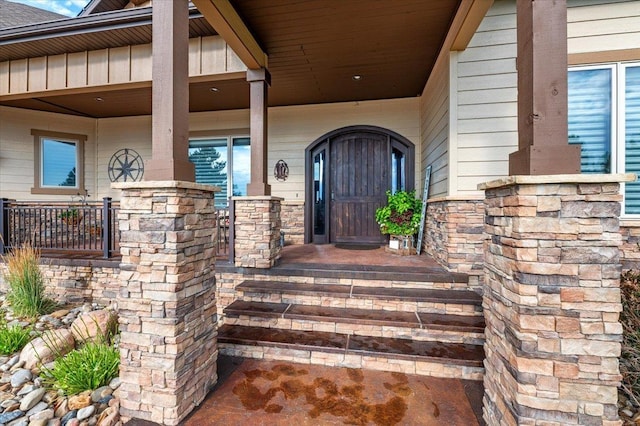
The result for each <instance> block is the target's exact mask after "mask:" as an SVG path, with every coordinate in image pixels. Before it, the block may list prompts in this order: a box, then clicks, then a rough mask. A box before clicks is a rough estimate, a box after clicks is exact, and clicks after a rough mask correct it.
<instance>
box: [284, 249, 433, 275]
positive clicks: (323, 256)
mask: <svg viewBox="0 0 640 426" xmlns="http://www.w3.org/2000/svg"><path fill="white" fill-rule="evenodd" d="M299 263H316V264H326V265H335V264H345V265H371V266H401V267H416V268H432V269H437V270H439V271H444V269H443V268H442V267H441V266H440V265H439V264H438V263H437V262H436V261H435V260H433V258H432V257H431V256H429V255H426V254H421V255H420V256H417V255H413V256H400V255H398V254H393V253H389V252H387V251H385V248H384V247H379V248H376V249H373V250H356V249H344V248H338V247H336V246H334V245H333V244H322V245H320V244H303V245H302V244H299V245H290V246H285V247H284V248H283V249H282V257H281V259H280V265H287V264H299Z"/></svg>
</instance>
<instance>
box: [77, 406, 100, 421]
mask: <svg viewBox="0 0 640 426" xmlns="http://www.w3.org/2000/svg"><path fill="white" fill-rule="evenodd" d="M95 411H96V407H94V406H93V405H89V406H88V407H84V408H81V409H80V410H78V415H77V416H76V418H77V419H78V420H84V419H88V418H89V417H91V416H92V415H93V413H94V412H95Z"/></svg>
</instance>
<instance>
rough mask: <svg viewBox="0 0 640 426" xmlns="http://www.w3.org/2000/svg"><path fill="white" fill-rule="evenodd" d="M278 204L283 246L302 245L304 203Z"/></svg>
mask: <svg viewBox="0 0 640 426" xmlns="http://www.w3.org/2000/svg"><path fill="white" fill-rule="evenodd" d="M280 204H281V213H280V217H281V221H282V229H281V230H282V232H284V240H285V244H287V245H289V244H292V245H295V244H304V202H303V201H282V203H280Z"/></svg>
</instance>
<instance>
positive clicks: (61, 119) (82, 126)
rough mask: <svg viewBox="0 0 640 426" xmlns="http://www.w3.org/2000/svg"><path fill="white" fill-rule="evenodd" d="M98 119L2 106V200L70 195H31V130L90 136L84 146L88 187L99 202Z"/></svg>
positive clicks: (32, 167)
mask: <svg viewBox="0 0 640 426" xmlns="http://www.w3.org/2000/svg"><path fill="white" fill-rule="evenodd" d="M95 126H96V120H94V119H91V118H84V117H77V116H68V115H61V114H54V113H48V112H40V111H28V110H23V109H16V108H8V107H3V106H0V197H7V198H13V199H17V200H29V199H31V200H54V199H56V200H60V199H62V200H67V201H71V197H68V196H47V195H31V188H32V187H33V186H34V181H33V179H34V176H33V169H34V152H33V136H32V135H31V129H41V130H50V131H53V132H63V133H76V134H82V135H86V136H87V141H86V143H85V147H84V155H85V187H86V188H87V190H88V191H89V194H90V196H91V199H92V200H93V199H96V198H95V197H96V185H95V170H96V167H95V155H96V138H95Z"/></svg>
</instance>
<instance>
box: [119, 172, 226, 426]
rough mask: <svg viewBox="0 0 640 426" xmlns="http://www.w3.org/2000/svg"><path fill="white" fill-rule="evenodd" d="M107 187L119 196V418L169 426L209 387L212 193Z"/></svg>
mask: <svg viewBox="0 0 640 426" xmlns="http://www.w3.org/2000/svg"><path fill="white" fill-rule="evenodd" d="M113 186H114V187H115V188H119V189H122V199H121V209H120V212H119V214H118V220H119V222H120V230H121V240H120V251H121V253H122V263H121V272H120V277H119V278H120V291H119V294H118V298H117V301H118V308H119V320H120V331H121V340H120V380H121V382H122V384H121V387H120V389H121V396H120V404H121V405H120V414H121V415H122V416H123V418H124V419H125V420H127V419H129V418H132V417H135V418H140V419H144V420H151V421H154V422H157V423H161V424H165V425H177V424H178V423H179V422H180V421H181V420H182V419H184V418H185V417H186V416H187V415H188V414H189V412H191V411H192V410H193V408H194V407H196V406H197V405H199V404H200V403H201V402H202V400H203V399H204V398H205V396H206V395H207V392H208V391H209V390H210V388H211V387H212V386H213V385H214V384H215V383H216V381H217V374H216V363H217V356H218V350H217V341H216V337H217V314H216V300H215V278H214V274H215V248H214V243H213V230H214V224H215V211H214V204H213V201H214V198H213V193H212V192H213V187H210V186H206V185H199V184H195V183H191V182H175V181H168V182H134V183H119V184H114V185H113Z"/></svg>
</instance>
